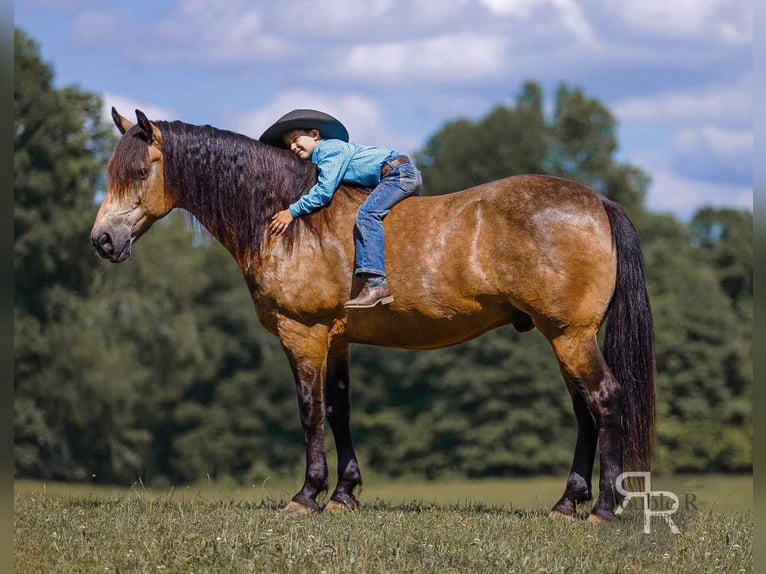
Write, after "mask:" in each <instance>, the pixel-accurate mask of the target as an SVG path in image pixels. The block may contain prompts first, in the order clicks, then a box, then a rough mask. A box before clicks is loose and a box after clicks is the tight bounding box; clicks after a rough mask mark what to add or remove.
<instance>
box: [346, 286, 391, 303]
mask: <svg viewBox="0 0 766 574" xmlns="http://www.w3.org/2000/svg"><path fill="white" fill-rule="evenodd" d="M393 301H394V296H393V295H391V289H389V288H388V283H383V285H380V286H378V287H373V286H372V283H371V281H365V283H364V287H362V290H361V291H360V292H359V295H357V296H356V297H354V298H353V299H351V300H350V301H346V303H345V305H343V306H344V307H345V308H346V309H368V308H370V307H374V306H375V305H388V304H389V303H392V302H393Z"/></svg>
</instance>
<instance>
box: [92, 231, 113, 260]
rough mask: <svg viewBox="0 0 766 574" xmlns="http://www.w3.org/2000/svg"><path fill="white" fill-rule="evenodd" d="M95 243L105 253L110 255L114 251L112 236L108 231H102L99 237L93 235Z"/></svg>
mask: <svg viewBox="0 0 766 574" xmlns="http://www.w3.org/2000/svg"><path fill="white" fill-rule="evenodd" d="M93 245H94V246H95V247H96V249H97V250H98V251H100V252H101V253H103V254H104V255H110V254H111V253H112V251H114V243H112V236H111V235H109V234H108V233H102V234H101V235H99V236H98V237H93Z"/></svg>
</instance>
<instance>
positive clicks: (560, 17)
mask: <svg viewBox="0 0 766 574" xmlns="http://www.w3.org/2000/svg"><path fill="white" fill-rule="evenodd" d="M479 3H480V4H483V5H484V7H485V8H487V9H489V10H490V12H492V13H493V14H495V15H497V16H503V17H511V18H513V19H516V20H519V21H522V22H529V21H531V20H532V19H533V18H535V17H536V16H538V15H540V13H541V11H542V10H545V9H553V11H554V14H555V16H556V17H555V20H556V21H557V23H558V24H559V25H561V26H562V27H563V28H564V29H565V30H567V31H568V32H570V33H571V34H572V35H573V36H574V37H575V38H576V39H577V40H579V41H580V42H584V43H586V44H591V43H593V42H594V40H595V34H594V32H593V29H592V27H591V25H590V23H589V22H588V18H587V17H586V15H585V13H584V12H583V10H582V9H581V7H580V5H579V4H578V3H577V2H575V1H574V0H543V1H541V0H479ZM545 21H546V26H547V27H550V26H551V24H552V22H551V18H550V16H548V15H547V14H546V15H545ZM519 31H523V28H519Z"/></svg>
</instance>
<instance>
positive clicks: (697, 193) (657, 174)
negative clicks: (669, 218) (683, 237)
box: [646, 167, 753, 220]
mask: <svg viewBox="0 0 766 574" xmlns="http://www.w3.org/2000/svg"><path fill="white" fill-rule="evenodd" d="M650 173H651V175H652V185H651V187H650V189H649V193H648V196H647V202H646V203H647V207H648V208H649V209H650V210H651V211H654V212H663V213H673V214H674V215H676V216H678V217H679V218H680V219H682V220H688V219H690V218H691V217H692V216H693V215H694V213H696V211H697V210H698V209H700V208H701V207H703V206H712V207H721V208H723V207H733V208H735V209H748V210H750V211H752V209H753V187H752V186H737V185H727V184H720V183H711V182H709V181H699V180H692V179H687V178H684V177H682V176H679V175H678V174H676V173H674V172H672V171H670V170H667V169H664V168H657V167H655V168H653V169H652V170H651V171H650Z"/></svg>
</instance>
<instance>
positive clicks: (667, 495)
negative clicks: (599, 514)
mask: <svg viewBox="0 0 766 574" xmlns="http://www.w3.org/2000/svg"><path fill="white" fill-rule="evenodd" d="M631 478H638V479H643V481H642V482H643V487H644V488H643V490H627V489H626V488H625V481H626V480H627V479H631ZM615 487H616V488H617V491H618V492H619V493H620V494H621V495H622V496H624V497H625V498H623V500H622V502H621V503H620V505H619V506H618V507H617V509H616V510H615V511H614V513H615V514H622V512H623V511H624V510H625V509H626V508H627V507H628V505H629V504H630V503H631V501H632V500H633V499H637V500H638V501H642V506H643V511H644V533H645V534H649V533H650V532H651V531H652V517H653V516H658V517H660V518H662V519H663V520H664V521H665V522H667V524H668V526H669V527H670V531H671V532H672V533H673V534H680V532H681V531H680V530H679V529H678V527H677V526H676V525H675V523H674V522H673V519H672V518H671V517H670V515H671V514H674V513H675V512H677V511H678V509H679V508H680V506H681V505H680V502H679V500H678V496H676V494H675V493H673V492H669V491H666V490H652V477H651V473H650V472H623V473H622V474H620V475H618V476H617V480H616V481H615ZM688 502H689V501H688V500H687V503H688ZM692 504H693V500H692Z"/></svg>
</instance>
